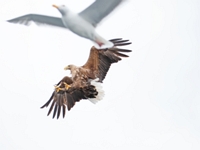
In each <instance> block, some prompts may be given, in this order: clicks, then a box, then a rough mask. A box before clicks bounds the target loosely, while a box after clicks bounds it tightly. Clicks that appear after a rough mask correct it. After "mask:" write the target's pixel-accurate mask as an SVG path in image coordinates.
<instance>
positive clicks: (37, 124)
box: [0, 0, 200, 150]
mask: <svg viewBox="0 0 200 150" xmlns="http://www.w3.org/2000/svg"><path fill="white" fill-rule="evenodd" d="M90 3H92V0H84V2H83V1H80V0H74V1H72V0H62V1H61V0H56V1H53V0H43V1H41V0H29V1H27V0H18V1H16V0H7V1H1V2H0V6H1V9H0V20H1V21H0V33H1V34H0V39H1V45H0V69H1V73H0V77H1V78H0V91H1V105H0V149H1V150H44V149H59V150H64V149H70V150H78V149H87V150H94V149H95V150H102V149H103V150H118V149H119V150H121V149H126V150H133V149H135V150H146V149H148V150H159V149H161V150H169V149H186V150H189V149H192V150H199V149H200V128H199V127H200V94H199V93H200V78H199V76H200V51H199V49H200V44H199V41H200V28H199V27H200V11H199V8H200V1H199V0H163V1H160V0H151V1H150V0H127V1H126V2H125V3H124V4H123V5H121V6H120V7H119V8H118V9H116V11H114V12H113V14H111V15H110V16H109V17H107V18H106V19H105V20H104V21H103V22H102V23H101V24H100V25H99V26H98V28H97V31H98V32H99V33H100V35H102V36H103V37H105V38H106V39H111V38H117V37H122V38H124V39H130V40H131V41H132V43H133V44H132V45H130V46H127V47H126V48H129V49H132V50H133V52H132V53H131V54H130V58H127V59H126V58H125V59H123V60H122V61H121V62H119V63H117V64H114V65H112V66H111V69H110V70H109V72H108V74H107V76H106V79H105V80H104V84H103V88H104V90H105V92H106V95H105V97H104V99H103V100H102V101H101V102H99V103H98V104H96V105H94V104H92V103H91V102H89V101H81V102H79V103H77V104H76V105H75V107H74V108H73V109H72V110H71V111H70V112H67V114H66V117H65V119H62V118H61V119H59V120H56V119H52V115H51V116H49V117H47V116H46V114H47V112H48V109H40V106H42V105H43V104H44V103H45V102H46V101H47V100H48V98H49V97H50V95H51V93H52V91H53V85H54V84H56V83H57V82H58V81H59V80H60V79H61V78H62V77H64V76H65V75H69V72H66V71H64V70H63V68H64V67H65V66H66V65H68V64H77V65H82V64H84V63H85V61H86V60H87V57H88V54H89V50H90V47H91V46H92V45H93V43H92V42H90V41H89V40H86V39H83V38H80V37H78V36H76V35H74V34H73V33H71V32H69V31H67V30H64V29H59V28H53V27H38V26H37V25H35V24H32V25H31V26H29V27H26V26H23V25H16V24H9V23H6V22H5V20H7V19H11V18H15V17H18V16H21V15H24V14H28V13H40V14H47V15H48V14H49V15H54V16H60V14H59V12H58V11H57V10H56V9H55V8H53V7H52V6H51V5H52V4H65V5H67V6H69V7H70V8H71V9H73V10H75V11H77V12H78V11H81V10H82V9H83V8H85V7H86V6H88V5H89V4H90Z"/></svg>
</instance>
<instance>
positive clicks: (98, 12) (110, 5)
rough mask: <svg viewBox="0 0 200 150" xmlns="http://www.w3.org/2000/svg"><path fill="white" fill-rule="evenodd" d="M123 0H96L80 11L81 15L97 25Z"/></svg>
mask: <svg viewBox="0 0 200 150" xmlns="http://www.w3.org/2000/svg"><path fill="white" fill-rule="evenodd" d="M122 1H123V0H96V1H95V2H94V3H92V4H91V5H90V6H89V7H87V8H86V9H84V10H83V11H82V12H80V13H79V15H80V16H81V17H83V18H84V19H85V20H87V21H88V22H90V23H91V24H92V25H94V26H96V25H97V24H98V23H99V22H100V21H101V20H102V19H103V18H104V17H106V16H107V15H108V14H109V13H111V12H112V11H113V10H114V9H115V8H116V7H117V6H118V5H119V4H120V3H121V2H122Z"/></svg>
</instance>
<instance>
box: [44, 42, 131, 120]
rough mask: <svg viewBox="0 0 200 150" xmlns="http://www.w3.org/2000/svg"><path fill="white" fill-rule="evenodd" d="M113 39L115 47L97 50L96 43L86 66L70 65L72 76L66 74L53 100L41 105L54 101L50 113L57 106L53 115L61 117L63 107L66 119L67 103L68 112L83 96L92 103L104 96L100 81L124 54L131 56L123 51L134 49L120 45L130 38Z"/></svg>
mask: <svg viewBox="0 0 200 150" xmlns="http://www.w3.org/2000/svg"><path fill="white" fill-rule="evenodd" d="M110 42H112V43H113V45H114V46H113V47H112V48H106V49H96V48H95V47H94V46H93V47H92V48H91V50H90V55H89V58H88V60H87V62H86V63H85V64H84V65H83V66H81V67H77V66H75V65H68V66H66V67H65V70H70V72H71V77H68V76H65V77H64V78H63V79H62V80H61V81H60V82H59V83H58V84H56V85H55V90H54V92H53V93H52V95H51V97H50V99H49V100H48V101H47V102H46V103H45V104H44V105H43V106H42V107H41V108H44V107H48V105H49V104H50V102H52V104H51V107H50V109H49V112H48V114H47V115H49V114H50V113H51V111H52V109H54V112H53V118H54V117H55V116H56V114H57V119H58V118H59V116H60V112H61V109H62V114H63V118H64V117H65V112H66V106H67V109H68V111H69V110H70V109H71V108H72V107H73V106H74V105H75V103H76V102H79V101H80V100H81V99H88V100H90V101H91V102H93V103H96V102H98V101H99V100H101V99H102V97H103V95H104V92H103V90H102V87H101V84H102V82H103V80H104V78H105V76H106V74H107V72H108V70H109V68H110V66H111V64H112V63H117V62H118V61H120V60H121V57H128V55H125V54H123V53H126V52H131V50H128V49H121V48H118V47H117V46H124V45H129V44H131V42H129V40H123V39H121V38H118V39H112V40H110Z"/></svg>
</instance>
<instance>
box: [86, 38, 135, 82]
mask: <svg viewBox="0 0 200 150" xmlns="http://www.w3.org/2000/svg"><path fill="white" fill-rule="evenodd" d="M110 41H111V42H112V43H113V44H114V46H113V47H112V48H109V49H96V48H95V47H92V48H91V50H90V55H89V58H88V60H87V62H86V63H85V65H83V66H82V67H83V68H85V69H89V70H91V71H90V72H91V73H93V75H90V76H94V77H95V78H99V81H100V82H102V81H103V80H104V78H105V76H106V74H107V72H108V70H109V68H110V65H111V64H112V63H116V62H118V61H120V60H121V57H129V56H128V55H125V54H123V53H127V52H131V50H128V49H121V48H118V47H117V46H125V45H130V44H131V42H129V40H123V39H122V38H118V39H112V40H110Z"/></svg>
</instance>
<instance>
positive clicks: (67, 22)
mask: <svg viewBox="0 0 200 150" xmlns="http://www.w3.org/2000/svg"><path fill="white" fill-rule="evenodd" d="M122 1H124V0H96V1H95V2H93V3H92V4H91V5H90V6H88V7H87V8H86V9H84V10H83V11H81V12H80V13H78V14H76V13H74V12H72V11H71V10H70V9H68V8H67V7H66V6H64V5H60V6H57V5H53V7H55V8H57V9H58V10H59V12H60V13H61V15H62V18H59V17H53V16H45V15H40V14H27V15H23V16H20V17H17V18H14V19H11V20H7V21H8V22H11V23H20V24H24V25H29V24H30V22H31V21H33V22H35V23H36V24H38V25H41V24H47V25H53V26H58V27H62V28H65V29H66V28H67V29H69V30H71V31H72V32H73V33H75V34H77V35H79V36H81V37H84V38H87V39H90V40H91V41H93V42H95V43H97V44H98V46H99V47H102V46H105V47H112V46H113V43H112V42H110V41H108V40H105V39H104V38H103V37H101V36H100V35H99V34H98V33H97V32H96V31H95V27H96V26H97V24H98V23H99V22H100V21H101V20H102V19H103V18H104V17H106V16H107V15H108V14H109V13H111V12H112V11H113V10H114V9H115V8H116V7H117V6H118V5H119V4H120V3H121V2H122Z"/></svg>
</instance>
